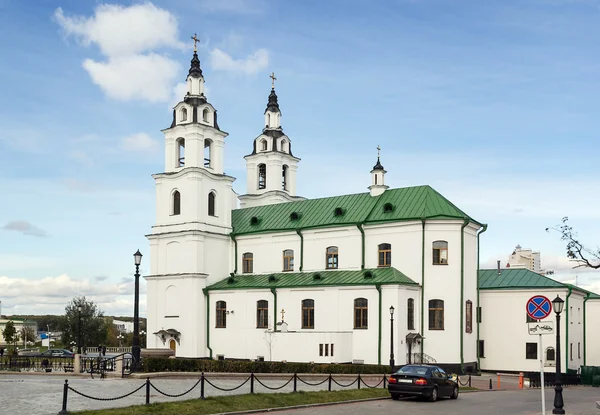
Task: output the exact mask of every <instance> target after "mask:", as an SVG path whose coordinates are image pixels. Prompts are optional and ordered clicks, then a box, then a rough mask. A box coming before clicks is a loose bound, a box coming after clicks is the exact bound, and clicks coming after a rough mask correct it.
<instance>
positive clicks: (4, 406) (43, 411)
mask: <svg viewBox="0 0 600 415" xmlns="http://www.w3.org/2000/svg"><path fill="white" fill-rule="evenodd" d="M326 377H327V375H323V376H311V377H306V378H302V377H301V376H300V378H302V379H303V380H305V381H306V382H309V383H311V384H315V383H318V382H320V381H322V380H323V379H326ZM65 378H66V377H65V376H57V375H45V374H38V375H19V374H14V375H8V374H0V414H1V415H4V414H11V415H49V414H54V415H56V414H57V413H58V412H59V411H60V410H61V407H62V396H63V385H64V382H65ZM257 378H258V379H259V380H260V381H261V382H263V383H264V384H265V385H267V386H269V387H279V386H281V385H283V384H284V383H285V382H286V381H287V380H289V377H288V378H286V379H272V378H267V377H266V376H265V377H262V378H261V376H260V375H257ZM198 379H199V376H198V377H195V378H189V379H160V378H158V379H151V382H152V384H153V385H154V386H156V388H158V389H159V390H161V391H162V392H166V393H168V394H171V395H176V394H179V393H183V392H185V391H186V390H188V389H190V388H191V387H192V386H193V385H194V384H195V383H196V382H197V381H198ZM207 379H208V380H210V381H211V382H212V383H213V384H215V385H216V386H218V387H220V388H223V389H228V388H234V387H236V386H238V385H240V384H241V383H242V382H243V381H244V380H245V379H247V377H240V378H237V379H231V378H227V379H224V378H213V377H211V376H210V375H208V376H207ZM334 379H336V378H335V377H334ZM68 380H69V386H71V387H72V388H73V389H75V390H77V391H80V392H82V393H84V394H87V395H90V396H94V397H98V398H113V397H117V396H120V395H125V394H127V393H129V392H131V391H133V390H135V389H137V388H138V387H140V386H142V385H144V384H145V379H131V378H126V379H120V378H107V379H98V378H96V379H91V378H89V377H68ZM336 380H337V381H338V382H339V383H340V384H342V385H347V384H349V383H350V382H352V380H348V379H345V378H337V379H336ZM379 380H381V379H378V380H373V379H367V380H366V382H367V384H369V385H375V384H377V382H378V381H379ZM297 387H298V390H302V391H316V390H326V389H327V387H328V384H327V382H324V383H323V384H321V385H319V386H309V385H306V384H303V383H302V382H301V381H298V385H297ZM362 387H363V388H364V387H365V386H362ZM350 388H356V383H355V384H354V385H353V386H351V387H350ZM332 389H335V390H338V389H342V388H341V387H340V386H338V385H336V384H335V383H333V384H332ZM346 389H347V388H346ZM293 390H294V389H293V382H290V383H289V384H288V385H287V386H286V387H284V388H282V389H280V390H277V391H272V390H269V389H267V388H265V387H264V386H262V385H260V384H259V383H258V382H256V381H255V384H254V392H255V393H272V392H292V391H293ZM244 393H250V382H248V383H246V384H245V385H244V386H243V387H241V388H240V389H237V390H235V391H232V392H222V391H219V390H217V389H215V388H214V387H212V386H210V385H209V384H208V383H206V384H205V396H207V397H208V396H218V395H225V394H244ZM199 397H200V385H198V386H196V387H195V388H194V390H192V391H191V392H190V393H188V394H186V395H184V396H182V397H179V398H168V397H165V396H163V395H161V394H160V393H159V392H157V391H156V390H155V389H151V390H150V402H168V401H174V400H188V399H195V398H199ZM145 399H146V389H145V387H143V388H142V389H141V390H139V391H137V392H136V393H134V394H132V395H131V396H129V397H127V398H123V399H119V400H111V401H97V400H92V399H88V398H84V397H82V396H79V395H77V394H76V393H74V392H73V391H69V398H68V405H67V410H69V411H80V410H85V409H102V408H115V407H123V406H131V405H141V404H144V403H145Z"/></svg>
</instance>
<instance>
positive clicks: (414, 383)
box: [388, 365, 458, 402]
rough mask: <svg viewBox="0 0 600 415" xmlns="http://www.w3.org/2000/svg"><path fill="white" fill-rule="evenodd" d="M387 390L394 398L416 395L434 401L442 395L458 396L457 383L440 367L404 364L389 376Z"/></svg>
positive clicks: (453, 397)
mask: <svg viewBox="0 0 600 415" xmlns="http://www.w3.org/2000/svg"><path fill="white" fill-rule="evenodd" d="M388 391H389V392H390V395H392V399H394V400H395V399H398V398H400V397H401V396H418V397H424V398H428V399H429V400H430V401H431V402H435V401H437V399H438V398H439V397H442V396H446V397H449V398H451V399H456V398H458V383H457V382H456V381H454V380H453V379H452V377H451V376H448V375H447V374H446V372H444V370H443V369H442V368H440V367H437V366H431V365H406V366H404V367H402V368H401V369H399V370H398V371H397V372H396V373H394V374H392V375H391V376H390V378H389V379H388Z"/></svg>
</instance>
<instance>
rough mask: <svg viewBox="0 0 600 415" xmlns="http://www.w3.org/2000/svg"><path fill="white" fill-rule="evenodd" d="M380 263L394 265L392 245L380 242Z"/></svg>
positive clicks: (385, 265)
mask: <svg viewBox="0 0 600 415" xmlns="http://www.w3.org/2000/svg"><path fill="white" fill-rule="evenodd" d="M378 253H379V265H378V266H380V267H389V266H391V265H392V245H391V244H379V251H378Z"/></svg>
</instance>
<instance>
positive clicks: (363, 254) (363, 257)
mask: <svg viewBox="0 0 600 415" xmlns="http://www.w3.org/2000/svg"><path fill="white" fill-rule="evenodd" d="M362 226H363V222H361V223H357V224H356V227H357V228H358V230H359V231H360V234H361V240H362V256H361V263H360V269H365V230H364V229H363V227H362Z"/></svg>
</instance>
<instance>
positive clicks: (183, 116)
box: [181, 108, 187, 121]
mask: <svg viewBox="0 0 600 415" xmlns="http://www.w3.org/2000/svg"><path fill="white" fill-rule="evenodd" d="M181 121H187V109H185V108H182V109H181Z"/></svg>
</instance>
